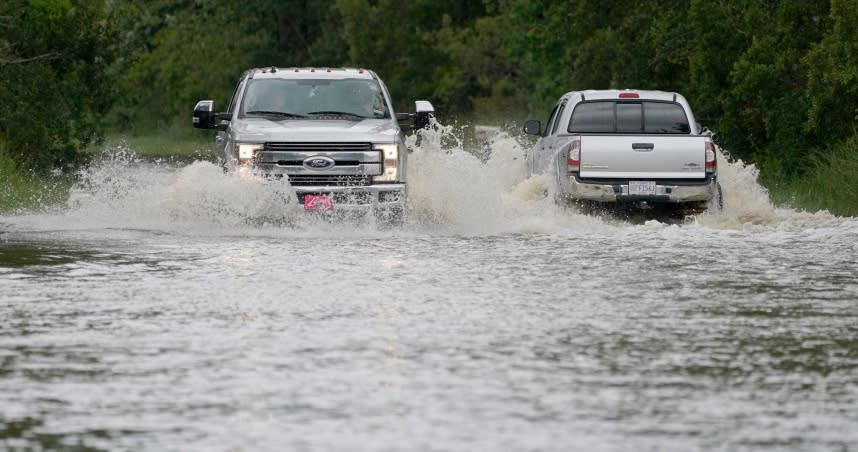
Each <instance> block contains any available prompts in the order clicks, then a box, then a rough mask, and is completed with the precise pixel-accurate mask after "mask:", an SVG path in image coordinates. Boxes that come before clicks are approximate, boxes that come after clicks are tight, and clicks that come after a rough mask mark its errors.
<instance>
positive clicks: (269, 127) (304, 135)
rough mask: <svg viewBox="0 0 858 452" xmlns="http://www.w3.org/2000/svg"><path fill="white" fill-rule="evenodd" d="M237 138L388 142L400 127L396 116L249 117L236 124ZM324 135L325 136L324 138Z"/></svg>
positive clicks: (242, 139) (253, 140)
mask: <svg viewBox="0 0 858 452" xmlns="http://www.w3.org/2000/svg"><path fill="white" fill-rule="evenodd" d="M232 131H233V134H234V139H235V140H236V141H251V142H259V143H262V142H266V141H293V142H294V141H316V142H319V141H326V142H376V143H381V142H388V143H392V142H395V141H396V140H397V138H396V137H397V135H399V134H400V133H401V132H400V128H399V124H398V123H397V122H396V121H394V120H392V119H364V120H361V121H347V120H340V119H336V120H332V119H324V120H323V119H287V120H280V121H277V120H270V119H265V118H245V119H239V120H236V121H235V123H234V124H233V125H232ZM320 138H321V139H320Z"/></svg>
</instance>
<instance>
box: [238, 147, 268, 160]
mask: <svg viewBox="0 0 858 452" xmlns="http://www.w3.org/2000/svg"><path fill="white" fill-rule="evenodd" d="M262 147H263V145H262V144H261V143H239V144H238V161H239V162H240V163H241V164H242V165H243V164H245V163H249V162H252V161H253V159H254V158H255V157H256V153H257V152H259V151H261V150H262Z"/></svg>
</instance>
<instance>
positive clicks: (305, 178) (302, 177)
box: [289, 174, 372, 187]
mask: <svg viewBox="0 0 858 452" xmlns="http://www.w3.org/2000/svg"><path fill="white" fill-rule="evenodd" d="M289 183H290V184H291V185H292V186H295V187H299V186H300V187H304V186H314V185H332V186H335V187H355V186H364V185H370V184H371V183H372V179H371V178H370V176H329V175H324V176H316V175H306V174H291V175H289Z"/></svg>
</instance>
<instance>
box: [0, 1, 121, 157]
mask: <svg viewBox="0 0 858 452" xmlns="http://www.w3.org/2000/svg"><path fill="white" fill-rule="evenodd" d="M112 13H113V12H112V11H111V10H109V9H108V4H107V2H106V1H104V0H87V1H75V2H70V1H58V0H57V1H24V0H5V1H4V2H3V3H2V4H0V86H2V87H3V88H2V89H0V137H2V138H3V139H4V140H5V141H6V142H7V143H8V150H7V153H8V155H9V156H10V157H11V158H12V159H14V161H15V162H16V163H17V165H18V166H19V167H20V168H26V169H37V170H45V169H49V168H53V167H56V166H62V165H66V164H70V163H74V162H75V161H77V160H78V159H79V157H80V151H81V150H82V149H83V148H85V147H86V146H87V145H88V144H89V143H90V142H91V141H92V140H93V139H95V138H97V137H98V131H99V125H100V123H101V116H102V114H103V112H105V111H107V109H108V108H109V106H110V104H111V101H112V99H113V96H112V93H113V80H112V79H111V72H110V70H109V64H110V62H111V61H112V54H111V52H112V49H113V44H114V43H115V42H116V39H117V35H116V32H115V27H114V22H112V17H113V16H112Z"/></svg>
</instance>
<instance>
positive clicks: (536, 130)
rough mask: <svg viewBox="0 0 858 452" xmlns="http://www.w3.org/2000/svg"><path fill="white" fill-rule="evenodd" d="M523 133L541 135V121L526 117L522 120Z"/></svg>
mask: <svg viewBox="0 0 858 452" xmlns="http://www.w3.org/2000/svg"><path fill="white" fill-rule="evenodd" d="M524 133H526V134H528V135H541V134H542V123H540V122H539V120H538V119H528V120H527V121H525V122H524Z"/></svg>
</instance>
